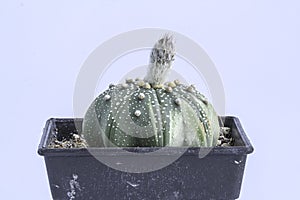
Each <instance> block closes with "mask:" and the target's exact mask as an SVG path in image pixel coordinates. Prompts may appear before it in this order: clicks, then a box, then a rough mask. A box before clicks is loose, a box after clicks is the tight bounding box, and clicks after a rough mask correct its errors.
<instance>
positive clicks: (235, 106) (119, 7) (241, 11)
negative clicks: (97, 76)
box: [0, 0, 300, 200]
mask: <svg viewBox="0 0 300 200" xmlns="http://www.w3.org/2000/svg"><path fill="white" fill-rule="evenodd" d="M299 19H300V4H299V3H297V1H296V0H295V1H291V0H286V1H276V0H272V1H271V0H270V1H266V0H264V1H262V0H245V1H241V0H239V1H238V0H223V1H217V0H210V1H203V0H198V1H174V0H172V1H158V0H151V1H148V2H146V1H145V2H142V1H131V0H127V1H121V0H113V1H112V0H110V1H109V0H102V1H88V3H83V1H74V0H72V1H57V2H54V1H36V2H35V1H25V0H24V1H3V0H2V1H1V3H0V74H1V78H0V87H1V88H0V89H1V90H0V91H1V104H0V106H1V107H0V111H1V125H2V128H1V143H0V144H1V149H2V150H1V164H0V177H1V179H0V180H1V182H0V185H1V186H0V191H1V192H0V193H1V194H0V195H1V199H30V200H41V199H51V196H50V190H49V185H48V179H47V174H46V170H45V165H44V161H43V158H42V157H40V156H38V155H37V153H36V151H37V146H38V143H39V140H40V137H41V131H42V128H43V126H44V123H45V121H46V120H47V119H48V118H50V117H72V116H73V108H72V103H73V91H74V85H75V82H76V77H77V75H78V73H79V70H80V68H81V66H82V64H83V62H84V61H85V60H86V58H87V57H88V55H89V54H90V53H91V52H92V51H93V50H94V49H95V48H96V47H98V46H99V45H100V44H101V43H102V42H104V41H106V40H107V39H110V38H111V37H112V36H114V35H116V34H119V33H122V32H124V31H129V30H132V29H137V28H146V27H158V28H163V29H170V30H174V31H177V32H179V33H181V34H184V35H186V36H188V37H189V38H191V39H193V40H194V41H195V42H197V43H198V44H199V45H200V46H202V47H203V48H204V49H205V50H206V52H207V53H208V55H209V56H210V57H211V59H212V60H213V61H214V62H215V64H216V68H217V69H218V71H219V73H220V74H221V77H222V80H223V84H224V88H225V94H226V115H235V116H238V117H239V118H240V120H241V121H242V124H243V126H244V128H245V130H246V132H247V134H248V136H249V137H250V139H251V142H252V143H253V145H254V147H255V152H254V153H253V154H251V155H250V156H249V157H248V161H247V166H246V171H245V176H244V181H243V185H242V191H241V196H240V199H241V200H253V199H272V200H274V199H297V198H298V197H299V191H298V190H299V180H300V175H299V174H300V173H299V168H300V164H299V163H300V162H299V154H298V152H297V151H298V149H299V147H298V145H299V134H298V133H299V127H298V125H299V124H300V123H299V120H298V117H299V110H300V109H299V102H300V98H299V97H300V95H299V81H298V79H299V73H300V70H299V67H300V65H299V64H300V58H299V52H300V36H299V34H300V20H299ZM112 76H113V74H112Z"/></svg>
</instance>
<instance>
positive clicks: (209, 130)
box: [82, 35, 220, 147]
mask: <svg viewBox="0 0 300 200" xmlns="http://www.w3.org/2000/svg"><path fill="white" fill-rule="evenodd" d="M174 56H175V48H174V43H173V38H172V37H171V36H168V35H165V36H164V37H163V38H161V39H160V40H159V41H158V42H157V43H156V44H155V45H154V47H153V49H152V52H151V55H150V64H149V67H148V72H147V75H146V77H145V78H144V79H143V80H141V79H135V80H132V79H127V80H126V83H123V84H118V85H112V84H111V85H110V86H109V89H107V90H106V91H105V92H103V93H102V94H100V95H99V96H98V97H97V98H96V99H95V100H94V101H93V103H92V104H91V105H90V107H89V108H88V110H87V112H86V114H85V117H84V120H83V133H82V135H83V137H84V138H85V139H86V141H87V143H88V145H89V146H90V147H111V146H119V147H137V146H140V147H141V146H143V147H161V146H176V147H178V146H196V147H199V146H201V147H212V146H216V144H217V140H218V137H219V133H220V126H219V121H218V115H217V114H216V112H215V110H214V108H213V106H212V105H211V104H210V103H209V102H208V101H207V99H206V98H205V97H204V96H203V95H202V94H200V93H199V92H198V91H197V90H196V88H195V87H194V86H193V85H191V86H186V85H184V84H181V83H180V82H179V81H178V80H175V81H172V82H167V83H166V82H165V78H166V76H167V74H168V71H169V69H170V67H171V64H172V61H173V60H174Z"/></svg>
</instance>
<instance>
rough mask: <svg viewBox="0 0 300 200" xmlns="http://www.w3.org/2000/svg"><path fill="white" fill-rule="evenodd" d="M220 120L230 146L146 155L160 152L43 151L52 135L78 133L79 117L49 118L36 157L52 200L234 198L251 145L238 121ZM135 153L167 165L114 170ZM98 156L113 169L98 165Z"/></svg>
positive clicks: (174, 149)
mask: <svg viewBox="0 0 300 200" xmlns="http://www.w3.org/2000/svg"><path fill="white" fill-rule="evenodd" d="M223 121H224V125H225V126H226V127H230V128H231V135H232V137H233V138H234V146H229V147H214V148H199V147H190V148H181V147H179V148H177V147H163V149H164V151H162V152H160V153H158V154H155V155H153V156H152V154H151V152H155V151H159V150H160V149H162V148H151V147H127V148H115V147H112V148H90V149H86V148H71V149H53V148H48V145H49V143H50V141H51V140H52V139H53V137H56V138H58V139H61V138H69V137H71V135H72V134H74V133H76V134H80V133H81V124H82V119H58V118H52V119H49V120H48V121H47V122H46V126H45V128H44V132H43V136H42V138H41V142H40V145H39V148H38V153H39V154H40V155H42V156H44V158H45V162H46V167H47V172H48V178H49V183H50V188H51V193H52V197H53V199H55V200H56V199H59V200H64V199H66V200H73V199H82V200H88V199H96V200H98V199H104V200H106V199H109V200H112V199H118V200H121V199H145V200H148V199H149V200H150V199H151V200H152V199H166V200H172V199H185V200H186V199H204V200H207V199H215V200H221V199H223V200H225V199H226V200H228V199H237V198H238V197H239V194H240V189H241V184H242V179H243V173H244V168H245V164H246V159H247V154H250V153H252V152H253V147H252V145H251V143H250V141H249V139H248V138H247V136H246V134H245V132H244V130H243V128H242V126H241V124H240V121H239V119H238V118H236V117H223ZM121 150H122V151H121ZM124 151H125V152H130V153H131V154H127V153H123V152H124ZM95 155H96V156H95ZM140 155H148V157H147V158H146V159H147V160H149V159H150V160H151V159H152V158H153V159H154V160H155V159H156V161H157V159H158V160H160V161H162V163H163V162H165V161H166V160H172V159H173V162H171V163H170V164H169V165H167V166H165V167H163V168H161V169H158V170H148V172H144V173H133V172H130V170H126V169H129V168H128V167H130V166H124V167H123V169H121V170H119V169H118V166H119V167H122V164H123V163H124V160H128V159H129V160H130V159H131V161H132V162H131V165H132V166H135V165H136V164H138V163H135V157H136V156H140ZM149 155H150V156H149ZM140 157H141V156H140ZM102 158H105V159H106V161H107V160H111V162H113V164H115V166H113V165H110V164H107V163H106V162H102V161H101V160H102ZM141 158H144V156H142V157H141ZM99 160H100V161H99ZM142 162H143V161H142ZM153 163H154V162H153ZM132 166H131V167H132ZM154 167H155V166H154ZM146 170H147V169H146Z"/></svg>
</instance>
